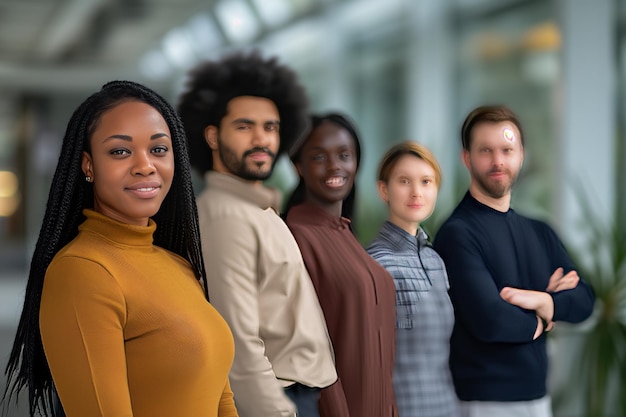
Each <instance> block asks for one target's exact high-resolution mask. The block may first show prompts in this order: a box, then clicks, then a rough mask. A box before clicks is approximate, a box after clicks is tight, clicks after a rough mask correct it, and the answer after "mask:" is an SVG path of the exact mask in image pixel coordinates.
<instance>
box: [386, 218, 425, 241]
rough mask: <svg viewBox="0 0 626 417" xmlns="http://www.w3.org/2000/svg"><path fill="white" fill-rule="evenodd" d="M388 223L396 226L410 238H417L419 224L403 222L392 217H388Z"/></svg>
mask: <svg viewBox="0 0 626 417" xmlns="http://www.w3.org/2000/svg"><path fill="white" fill-rule="evenodd" d="M389 221H390V222H391V223H393V224H395V225H396V226H398V227H399V228H400V229H402V230H404V231H405V232H407V233H408V234H410V235H411V236H417V231H418V230H419V227H420V225H419V223H413V222H403V221H400V220H398V219H395V218H394V217H393V216H390V217H389Z"/></svg>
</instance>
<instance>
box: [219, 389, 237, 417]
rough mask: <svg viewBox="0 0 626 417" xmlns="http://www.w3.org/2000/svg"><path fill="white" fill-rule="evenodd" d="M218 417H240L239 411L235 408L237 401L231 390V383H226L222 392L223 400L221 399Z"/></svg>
mask: <svg viewBox="0 0 626 417" xmlns="http://www.w3.org/2000/svg"><path fill="white" fill-rule="evenodd" d="M217 416H218V417H238V416H239V415H238V414H237V409H236V408H235V401H234V399H233V392H232V390H231V389H230V382H229V381H226V386H224V391H223V392H222V398H220V405H219V410H218V413H217Z"/></svg>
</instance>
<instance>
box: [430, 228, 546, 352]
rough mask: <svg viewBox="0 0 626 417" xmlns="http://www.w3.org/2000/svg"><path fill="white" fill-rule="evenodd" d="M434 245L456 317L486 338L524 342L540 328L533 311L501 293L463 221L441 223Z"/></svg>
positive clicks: (484, 340) (485, 339) (471, 331)
mask: <svg viewBox="0 0 626 417" xmlns="http://www.w3.org/2000/svg"><path fill="white" fill-rule="evenodd" d="M434 248H435V250H436V251H437V252H438V253H439V255H440V256H441V258H442V259H443V261H444V263H445V265H446V270H447V272H448V279H449V282H450V290H449V294H450V299H451V301H452V304H453V305H454V311H455V316H456V319H457V320H459V321H460V322H462V323H463V326H464V327H465V328H466V329H467V330H468V331H469V332H470V333H471V334H472V335H473V336H474V337H476V338H478V339H479V340H481V341H483V342H504V343H524V342H530V341H532V340H533V335H534V333H535V330H536V329H537V317H536V315H535V313H534V312H532V311H528V310H523V309H521V308H519V307H517V306H514V305H512V304H509V303H507V302H506V301H504V300H503V299H502V298H501V297H500V288H498V287H497V285H496V283H495V281H494V279H493V277H492V276H491V272H490V271H489V269H488V267H487V265H486V264H485V262H484V260H483V254H482V250H481V247H480V245H479V243H478V242H477V241H476V239H475V238H474V237H473V236H472V234H471V232H470V231H469V230H468V229H467V228H466V227H465V226H464V225H462V224H459V223H455V222H451V223H447V224H446V225H444V226H442V228H441V229H440V230H439V232H438V233H437V236H436V240H435V242H434Z"/></svg>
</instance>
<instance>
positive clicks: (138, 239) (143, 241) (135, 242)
mask: <svg viewBox="0 0 626 417" xmlns="http://www.w3.org/2000/svg"><path fill="white" fill-rule="evenodd" d="M83 214H84V215H85V217H87V220H85V221H84V222H83V223H82V224H81V225H80V226H78V230H79V231H80V232H88V233H96V234H98V235H101V236H102V237H104V238H105V239H107V240H110V241H112V242H114V243H116V244H119V245H125V246H152V243H153V235H154V231H155V230H156V223H155V222H154V220H152V219H149V220H148V225H147V226H136V225H131V224H127V223H122V222H119V221H117V220H114V219H112V218H110V217H107V216H105V215H103V214H100V213H98V212H96V211H94V210H92V209H84V210H83Z"/></svg>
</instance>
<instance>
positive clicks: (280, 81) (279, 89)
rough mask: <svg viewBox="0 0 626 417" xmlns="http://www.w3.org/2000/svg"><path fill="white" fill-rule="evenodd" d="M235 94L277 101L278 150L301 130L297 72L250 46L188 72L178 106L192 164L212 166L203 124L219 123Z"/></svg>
mask: <svg viewBox="0 0 626 417" xmlns="http://www.w3.org/2000/svg"><path fill="white" fill-rule="evenodd" d="M240 96H253V97H263V98H267V99H270V100H272V101H273V102H274V104H276V107H277V109H278V113H279V116H280V148H279V154H281V153H284V152H285V151H287V150H288V149H289V148H290V147H291V146H292V144H293V143H294V142H295V141H296V140H297V139H298V138H299V136H300V135H301V134H302V133H303V132H304V131H305V130H306V127H307V123H308V99H307V95H306V91H305V89H304V87H303V86H302V85H301V84H300V83H299V81H298V77H297V75H296V73H295V72H294V71H293V70H291V69H290V68H288V67H287V66H285V65H282V64H280V63H279V62H278V58H277V57H272V58H269V59H265V58H263V57H262V56H261V54H260V53H259V52H258V51H252V52H250V53H242V52H238V53H234V54H232V55H228V56H226V57H224V58H222V59H221V60H219V61H206V62H203V63H201V64H199V65H198V66H197V67H195V68H194V69H192V70H191V71H190V73H189V77H188V80H187V82H186V84H185V89H184V91H183V93H182V95H181V97H180V100H179V103H178V109H177V110H178V114H179V115H180V117H181V119H182V121H183V124H184V126H185V131H186V133H187V139H188V141H189V151H190V160H191V165H192V166H193V167H194V168H195V169H197V170H198V171H199V172H201V173H204V172H206V171H208V170H210V169H212V167H213V155H212V152H211V148H209V145H208V144H207V143H206V140H205V138H204V130H205V129H206V127H207V126H217V127H218V128H219V126H220V122H221V120H222V118H223V117H224V116H225V115H226V111H227V106H228V102H229V101H230V100H232V99H233V98H235V97H240Z"/></svg>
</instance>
